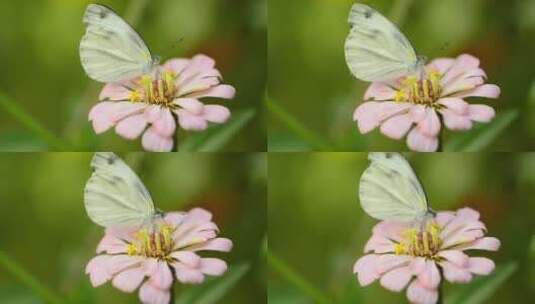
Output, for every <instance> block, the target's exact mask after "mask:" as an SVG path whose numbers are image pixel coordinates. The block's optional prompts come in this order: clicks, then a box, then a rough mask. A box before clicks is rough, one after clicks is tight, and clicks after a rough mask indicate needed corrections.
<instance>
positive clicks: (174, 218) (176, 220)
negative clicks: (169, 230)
mask: <svg viewBox="0 0 535 304" xmlns="http://www.w3.org/2000/svg"><path fill="white" fill-rule="evenodd" d="M185 216H186V213H185V212H167V213H166V214H165V217H164V220H165V221H166V222H167V223H168V224H171V225H172V226H173V227H176V226H178V225H179V224H181V223H182V221H183V220H184V217H185Z"/></svg>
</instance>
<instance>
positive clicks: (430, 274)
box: [418, 260, 440, 289]
mask: <svg viewBox="0 0 535 304" xmlns="http://www.w3.org/2000/svg"><path fill="white" fill-rule="evenodd" d="M418 280H419V281H420V284H422V286H424V287H426V288H427V289H436V288H437V287H438V284H440V273H439V271H438V267H437V265H436V264H435V262H434V261H430V260H427V261H425V269H424V270H423V271H422V272H420V273H419V274H418Z"/></svg>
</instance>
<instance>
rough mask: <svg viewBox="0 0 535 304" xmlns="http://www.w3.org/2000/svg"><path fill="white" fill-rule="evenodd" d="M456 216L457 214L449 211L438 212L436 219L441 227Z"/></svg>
mask: <svg viewBox="0 0 535 304" xmlns="http://www.w3.org/2000/svg"><path fill="white" fill-rule="evenodd" d="M454 218H455V214H454V213H453V212H449V211H442V212H438V213H437V215H436V216H435V221H436V222H437V223H438V225H439V226H440V227H444V226H446V224H448V223H449V222H450V221H451V220H452V219H454Z"/></svg>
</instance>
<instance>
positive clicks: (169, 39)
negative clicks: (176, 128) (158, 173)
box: [0, 0, 267, 151]
mask: <svg viewBox="0 0 535 304" xmlns="http://www.w3.org/2000/svg"><path fill="white" fill-rule="evenodd" d="M91 2H95V1H87V0H17V1H0V70H1V71H2V75H0V95H5V97H6V98H7V99H8V100H10V101H11V102H13V103H15V104H17V105H19V106H20V107H22V108H23V109H24V110H26V111H27V112H28V113H29V114H30V115H31V116H32V117H34V119H35V120H37V121H38V122H39V123H41V124H42V125H43V126H44V127H45V128H47V129H49V130H50V131H52V132H53V133H55V134H57V135H58V136H60V137H62V138H65V139H67V140H68V141H70V142H71V143H72V144H74V146H75V150H78V151H95V150H96V151H98V150H114V151H132V150H134V151H139V150H142V148H141V144H140V142H139V140H136V141H132V142H130V141H127V140H124V139H122V138H120V137H119V136H117V135H115V134H114V132H113V130H110V131H108V132H106V133H105V134H104V135H100V136H96V135H95V134H94V132H93V131H92V128H91V126H90V123H89V122H88V121H87V116H88V112H89V109H90V107H91V106H92V105H94V104H95V103H96V102H97V99H98V93H99V91H100V89H101V86H102V85H101V84H100V83H97V82H95V81H93V80H91V79H89V78H88V77H87V76H86V75H85V73H84V71H83V69H82V67H81V65H80V59H79V54H78V45H79V42H80V39H81V37H82V35H83V34H84V32H85V29H84V26H83V24H82V15H83V13H84V10H85V7H86V5H87V4H88V3H91ZM96 2H97V3H100V4H104V5H107V6H109V7H111V8H113V10H115V11H116V12H117V13H118V14H119V15H121V16H123V17H125V18H126V19H127V20H129V21H130V22H132V23H133V24H134V28H135V29H136V30H137V31H138V32H139V33H140V34H141V36H142V37H143V39H144V40H145V41H146V43H147V45H148V46H149V47H150V48H151V51H152V52H153V54H155V55H159V56H161V58H162V60H166V59H169V58H174V57H188V58H189V57H192V56H193V55H195V54H198V53H203V54H206V55H208V56H210V57H212V58H214V59H215V60H216V68H218V69H219V70H220V71H221V73H222V75H223V78H224V79H223V82H224V83H227V84H231V85H233V86H234V87H235V88H236V90H237V95H236V98H235V99H233V100H230V101H224V100H221V99H206V100H205V101H206V102H211V103H214V102H215V103H222V104H224V105H225V106H228V107H229V108H230V109H231V111H232V113H234V114H235V115H234V116H233V117H239V114H240V113H244V112H246V113H251V111H252V112H254V116H253V118H252V119H250V120H248V121H247V123H243V124H242V125H240V126H239V128H238V129H237V130H233V132H232V133H233V134H232V135H233V136H232V140H231V141H230V142H228V143H226V145H225V146H224V147H222V148H221V149H220V150H225V151H265V145H266V135H265V126H264V121H263V118H262V111H261V109H260V105H261V100H262V99H263V96H264V91H265V78H266V76H265V75H266V59H265V58H266V18H267V17H266V16H267V12H266V1H265V0H203V1H198V0H115V1H113V0H101V1H96ZM0 97H1V96H0ZM218 128H223V127H222V126H220V127H218ZM192 134H198V133H192V132H180V133H179V134H178V143H179V145H180V143H181V142H183V141H184V140H185V139H186V138H188V137H190V136H192ZM0 149H2V150H11V151H20V150H44V149H47V146H46V144H45V143H43V141H42V140H40V139H39V138H36V137H35V136H34V135H33V134H32V133H29V132H28V131H27V130H26V129H25V128H23V126H22V125H21V124H20V123H19V122H18V121H16V120H15V119H13V117H11V116H9V115H8V114H7V113H6V112H5V111H4V109H1V108H0ZM70 150H73V149H70ZM70 150H69V151H70Z"/></svg>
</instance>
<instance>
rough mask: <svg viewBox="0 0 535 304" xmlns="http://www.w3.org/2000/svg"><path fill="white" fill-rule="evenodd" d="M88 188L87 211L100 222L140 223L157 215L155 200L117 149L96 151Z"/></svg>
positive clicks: (94, 220) (86, 194)
mask: <svg viewBox="0 0 535 304" xmlns="http://www.w3.org/2000/svg"><path fill="white" fill-rule="evenodd" d="M91 168H92V169H93V173H92V174H91V177H90V178H89V180H88V181H87V184H86V186H85V190H84V203H85V210H86V212H87V215H88V216H89V218H91V220H92V221H93V222H95V223H96V224H98V225H101V226H104V227H109V226H126V225H136V226H140V225H142V224H144V223H146V222H147V221H148V220H150V219H151V218H152V217H153V216H154V215H155V210H154V203H153V202H152V199H151V197H150V194H149V192H148V191H147V189H146V188H145V186H144V185H143V183H142V182H141V180H139V178H138V177H137V175H136V174H135V173H134V172H133V171H132V170H131V169H130V168H129V167H128V166H127V165H126V164H125V163H124V162H123V161H122V160H121V159H120V158H119V157H118V156H117V155H115V154H114V153H111V152H99V153H96V154H95V156H94V157H93V160H92V161H91Z"/></svg>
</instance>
